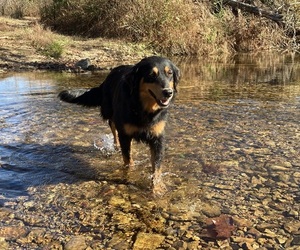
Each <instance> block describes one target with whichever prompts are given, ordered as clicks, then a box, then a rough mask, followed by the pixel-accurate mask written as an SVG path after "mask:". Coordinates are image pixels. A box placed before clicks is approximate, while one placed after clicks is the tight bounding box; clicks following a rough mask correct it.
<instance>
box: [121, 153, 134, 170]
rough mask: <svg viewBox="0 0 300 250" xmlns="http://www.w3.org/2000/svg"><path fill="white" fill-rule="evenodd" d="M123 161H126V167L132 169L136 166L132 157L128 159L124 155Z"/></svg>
mask: <svg viewBox="0 0 300 250" xmlns="http://www.w3.org/2000/svg"><path fill="white" fill-rule="evenodd" d="M123 161H124V166H128V167H132V166H133V165H134V162H133V159H132V157H131V156H130V158H129V159H128V158H127V157H125V156H124V155H123Z"/></svg>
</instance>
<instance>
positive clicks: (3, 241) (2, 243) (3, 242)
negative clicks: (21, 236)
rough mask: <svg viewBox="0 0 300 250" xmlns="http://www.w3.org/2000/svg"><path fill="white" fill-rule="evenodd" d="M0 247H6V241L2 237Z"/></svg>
mask: <svg viewBox="0 0 300 250" xmlns="http://www.w3.org/2000/svg"><path fill="white" fill-rule="evenodd" d="M0 249H8V243H7V242H6V241H5V238H4V237H0Z"/></svg>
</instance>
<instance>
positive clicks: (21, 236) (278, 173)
mask: <svg viewBox="0 0 300 250" xmlns="http://www.w3.org/2000/svg"><path fill="white" fill-rule="evenodd" d="M240 104H241V103H239V102H225V103H222V102H220V103H212V102H201V105H200V104H199V105H197V107H195V106H194V105H196V104H194V105H185V104H180V103H179V104H177V105H175V107H174V108H173V110H172V115H171V117H170V125H169V127H168V131H167V133H168V148H167V153H166V159H165V169H164V173H163V180H164V182H165V183H166V184H167V187H168V189H169V191H168V192H167V193H166V194H165V195H164V196H161V197H153V196H152V194H151V191H150V190H149V189H148V185H147V183H149V182H150V180H149V176H148V175H149V171H148V170H149V166H148V165H149V162H148V160H146V162H142V163H139V164H138V166H137V167H136V173H131V176H132V180H130V182H129V183H125V182H123V181H122V179H121V178H118V177H120V176H121V174H120V169H121V159H120V158H119V155H118V153H113V154H112V155H111V156H108V158H107V159H105V158H103V156H102V157H101V153H100V152H98V151H92V152H84V155H85V156H80V155H82V154H83V152H80V150H78V149H77V150H76V148H74V150H73V151H72V152H74V154H75V155H78V157H77V158H82V157H84V158H89V159H90V164H89V165H90V166H89V168H94V169H98V170H97V171H100V172H101V167H100V169H99V166H100V165H99V164H100V163H99V162H98V161H101V162H102V163H101V165H103V164H104V162H106V161H107V160H108V162H115V161H117V162H119V166H115V167H113V168H112V170H111V173H110V174H108V176H106V178H105V179H106V180H103V176H102V177H100V176H101V175H98V174H97V173H96V172H93V175H91V173H89V174H86V175H84V174H83V173H80V175H78V173H75V172H84V171H90V170H87V169H86V166H82V165H76V166H73V167H72V166H69V169H68V172H69V173H70V178H69V181H65V182H64V181H60V182H59V183H55V184H50V185H39V186H32V187H29V188H28V189H27V192H28V194H27V195H26V196H19V197H18V198H17V199H2V201H1V203H0V215H1V216H0V218H1V219H0V247H1V248H2V249H74V250H75V249H76V250H78V249H124V250H125V249H135V250H138V249H169V250H172V249H181V250H183V249H261V250H263V249H299V247H300V220H299V211H300V205H299V204H300V203H299V198H300V191H299V184H300V162H299V160H300V159H299V143H298V142H299V123H298V121H299V112H298V111H299V106H298V105H299V104H294V105H291V106H285V105H284V104H275V103H272V102H271V103H265V104H264V106H263V107H262V106H261V104H260V103H253V104H252V105H250V106H249V104H247V105H246V104H242V105H241V106H242V108H241V107H239V108H236V107H237V105H240ZM274 105H275V106H274ZM65 107H67V106H65ZM196 109H197V112H196V113H195V110H196ZM266 111H267V112H266ZM182 113H184V114H185V115H184V116H182V115H180V114H182ZM79 114H80V113H78V115H79ZM200 114H201V116H200ZM87 116H89V115H88V114H87ZM187 117H189V119H186V118H187ZM76 119H77V118H76ZM88 119H90V118H88ZM91 119H96V118H94V116H92V118H91ZM48 122H49V121H48ZM56 122H57V121H56ZM94 122H95V121H94ZM94 122H93V123H94ZM48 125H49V123H48ZM61 125H63V124H58V125H57V126H61ZM63 126H64V125H63ZM70 126H71V125H70ZM92 127H93V126H92ZM96 127H97V126H95V129H98V128H96ZM82 129H83V130H84V131H85V133H87V134H89V133H90V132H91V133H94V130H93V129H94V128H93V129H92V130H90V129H88V128H86V127H84V128H82ZM77 133H78V135H79V138H77V139H79V140H81V139H82V138H80V136H81V132H80V130H79V131H77ZM61 136H62V135H61ZM74 140H76V138H75V139H74ZM81 141H82V140H81ZM54 142H55V140H54ZM82 143H83V142H82ZM135 148H136V149H135V154H136V158H138V159H141V158H142V157H143V156H145V155H146V156H145V157H147V153H148V152H147V151H146V149H144V148H143V147H137V145H135ZM137 148H138V149H137ZM97 152H98V153H97ZM99 154H100V157H99ZM95 157H96V158H95ZM99 158H102V159H101V160H99ZM92 162H94V165H93V163H92ZM79 164H80V162H79ZM107 164H109V163H107ZM117 165H118V164H117ZM144 165H145V166H144ZM147 166H148V167H147ZM2 167H3V168H5V167H6V168H7V167H8V166H6V165H2ZM141 168H142V169H141ZM95 171H96V170H95ZM121 172H122V171H121ZM72 173H73V174H72ZM78 176H79V178H77V177H78ZM97 176H98V177H97ZM72 179H73V180H72Z"/></svg>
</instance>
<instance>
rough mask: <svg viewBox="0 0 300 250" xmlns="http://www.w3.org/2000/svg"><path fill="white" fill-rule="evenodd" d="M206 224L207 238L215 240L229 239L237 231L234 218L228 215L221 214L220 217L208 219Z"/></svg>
mask: <svg viewBox="0 0 300 250" xmlns="http://www.w3.org/2000/svg"><path fill="white" fill-rule="evenodd" d="M206 224H207V227H206V229H207V236H208V237H210V238H213V239H220V240H222V239H228V238H230V236H231V235H232V232H233V231H234V230H235V229H236V227H235V225H234V224H233V219H232V217H230V216H228V215H226V214H221V215H220V216H219V217H214V218H208V219H207V220H206Z"/></svg>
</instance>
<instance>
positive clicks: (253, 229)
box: [247, 228, 261, 239]
mask: <svg viewBox="0 0 300 250" xmlns="http://www.w3.org/2000/svg"><path fill="white" fill-rule="evenodd" d="M247 234H250V235H252V236H254V237H255V238H256V239H257V238H259V237H261V232H259V231H258V230H257V229H255V228H250V229H249V230H248V231H247Z"/></svg>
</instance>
